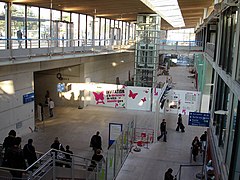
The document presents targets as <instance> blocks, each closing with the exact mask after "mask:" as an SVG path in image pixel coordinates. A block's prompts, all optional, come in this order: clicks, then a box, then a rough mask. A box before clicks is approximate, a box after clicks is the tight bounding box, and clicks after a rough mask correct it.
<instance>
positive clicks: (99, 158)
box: [88, 149, 105, 171]
mask: <svg viewBox="0 0 240 180" xmlns="http://www.w3.org/2000/svg"><path fill="white" fill-rule="evenodd" d="M102 163H105V159H104V157H103V155H102V154H101V150H100V149H97V150H96V153H94V154H93V156H92V161H91V165H90V167H89V168H88V170H90V171H93V170H94V169H95V168H96V167H97V165H98V171H100V170H101V169H102Z"/></svg>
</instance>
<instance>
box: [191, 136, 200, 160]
mask: <svg viewBox="0 0 240 180" xmlns="http://www.w3.org/2000/svg"><path fill="white" fill-rule="evenodd" d="M200 147H201V145H200V141H199V139H198V137H197V136H195V138H194V139H193V141H192V155H193V161H195V162H196V157H197V155H198V151H199V149H200Z"/></svg>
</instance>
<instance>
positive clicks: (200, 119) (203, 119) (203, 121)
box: [188, 112, 210, 127]
mask: <svg viewBox="0 0 240 180" xmlns="http://www.w3.org/2000/svg"><path fill="white" fill-rule="evenodd" d="M209 122H210V113H200V112H189V119H188V125H191V126H203V127H209Z"/></svg>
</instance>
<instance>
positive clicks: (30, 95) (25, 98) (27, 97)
mask: <svg viewBox="0 0 240 180" xmlns="http://www.w3.org/2000/svg"><path fill="white" fill-rule="evenodd" d="M32 101H34V93H33V92H31V93H28V94H24V95H23V104H26V103H29V102H32Z"/></svg>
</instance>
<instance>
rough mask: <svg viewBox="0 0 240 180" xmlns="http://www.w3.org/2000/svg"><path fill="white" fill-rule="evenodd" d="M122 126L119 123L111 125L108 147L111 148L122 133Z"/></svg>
mask: <svg viewBox="0 0 240 180" xmlns="http://www.w3.org/2000/svg"><path fill="white" fill-rule="evenodd" d="M122 126H123V125H122V124H118V123H109V138H108V147H110V146H111V145H112V144H113V143H114V141H115V140H116V139H117V138H118V137H119V136H120V134H121V133H122Z"/></svg>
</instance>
